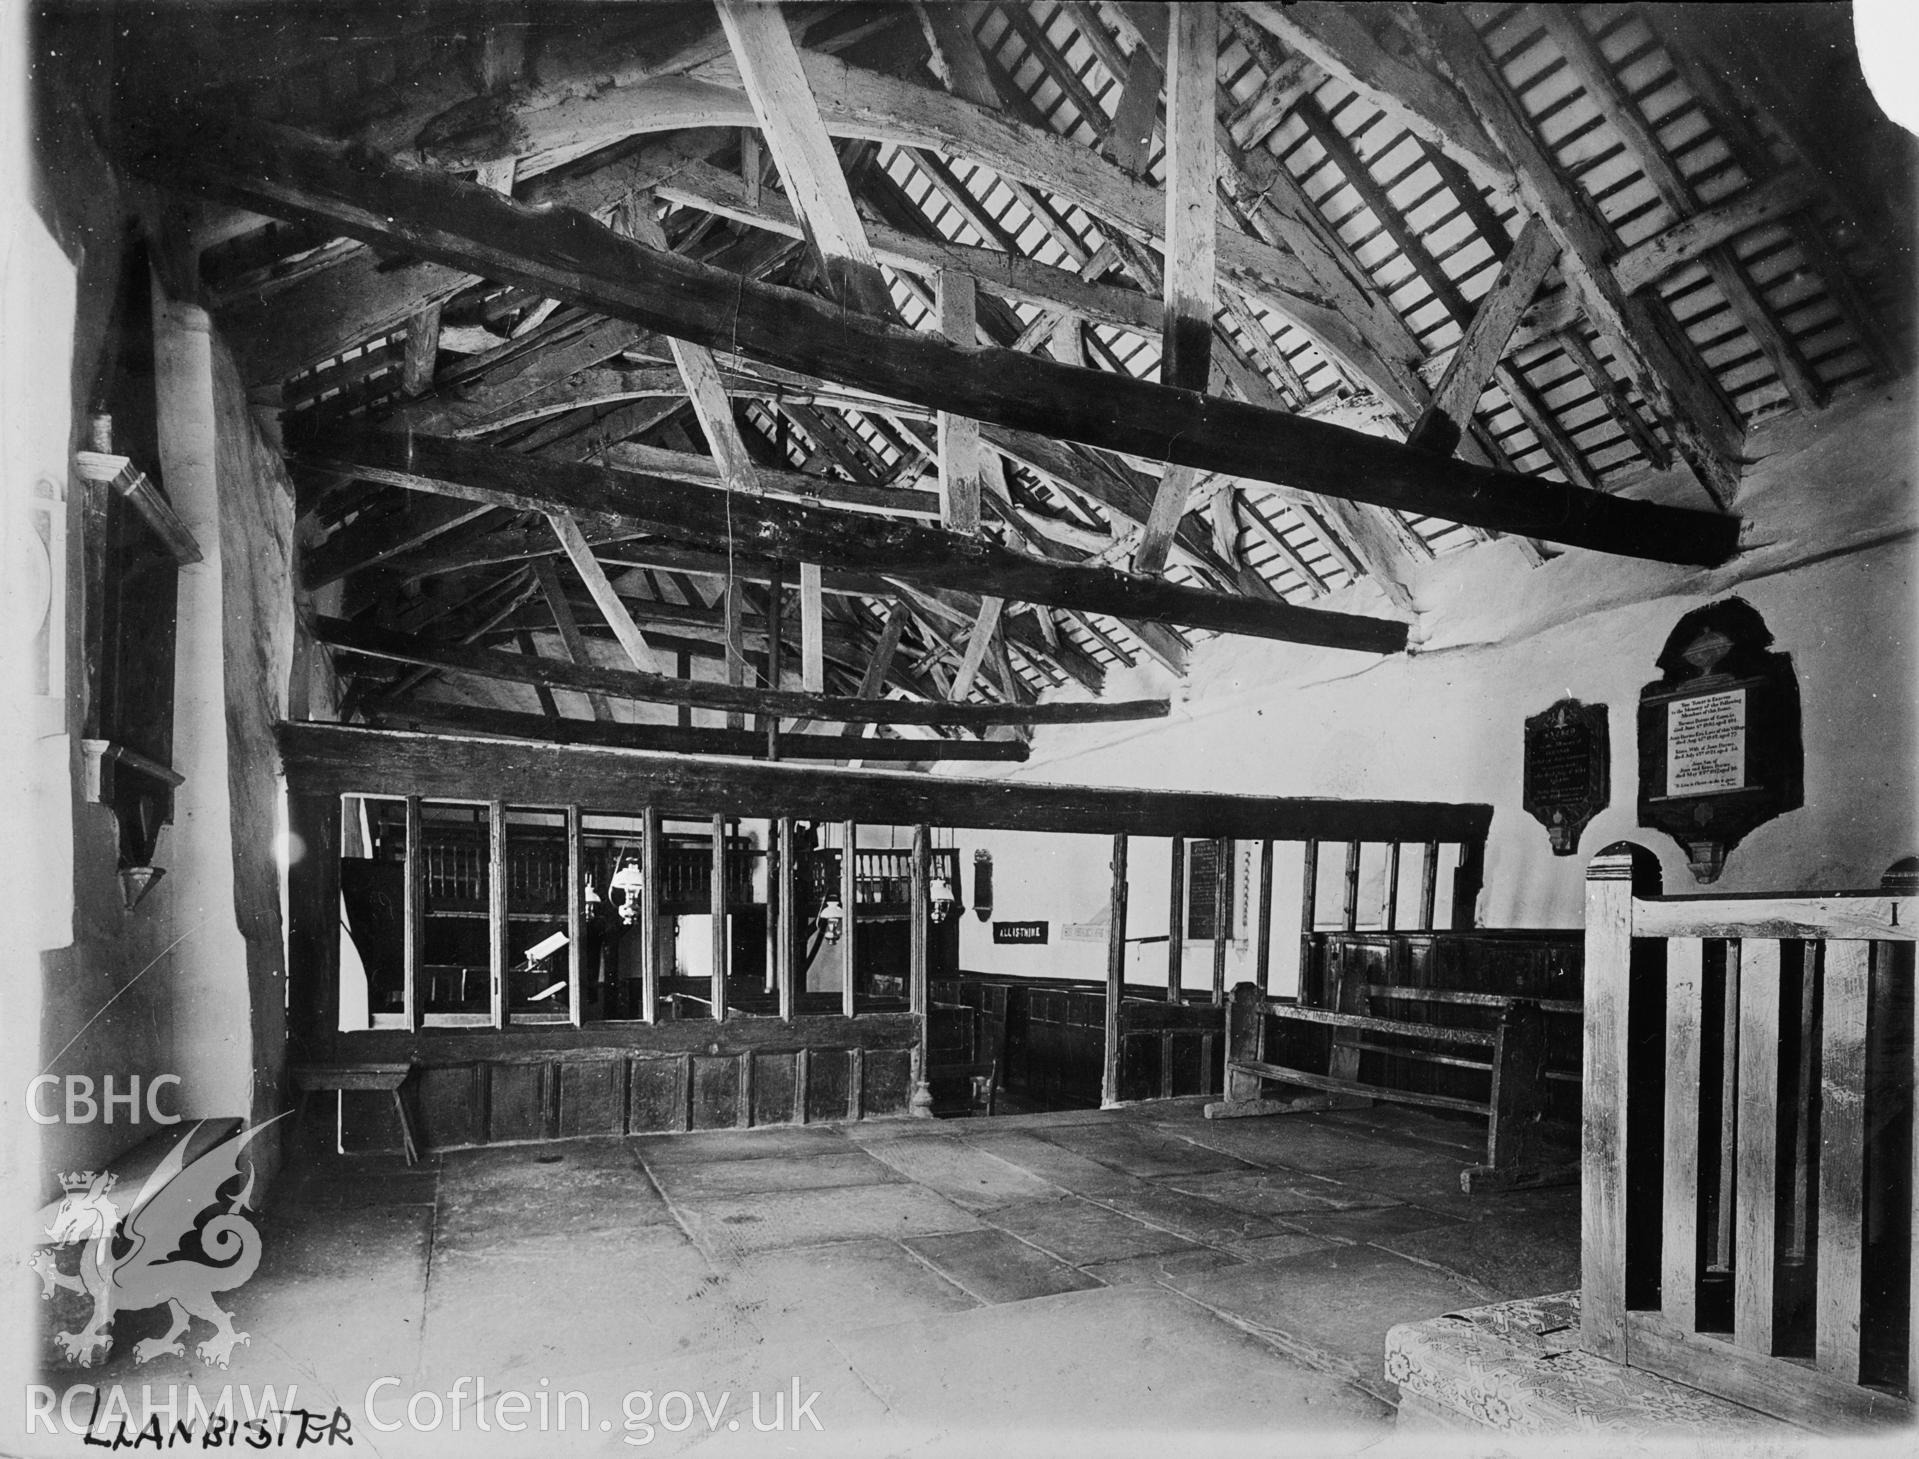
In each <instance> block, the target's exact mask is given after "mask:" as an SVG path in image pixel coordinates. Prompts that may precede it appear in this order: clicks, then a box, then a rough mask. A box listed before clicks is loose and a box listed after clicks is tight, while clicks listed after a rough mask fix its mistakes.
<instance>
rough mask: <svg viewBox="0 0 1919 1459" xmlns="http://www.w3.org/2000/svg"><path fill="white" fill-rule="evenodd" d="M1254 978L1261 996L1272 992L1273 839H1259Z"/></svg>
mask: <svg viewBox="0 0 1919 1459" xmlns="http://www.w3.org/2000/svg"><path fill="white" fill-rule="evenodd" d="M1253 980H1254V982H1255V983H1257V984H1258V986H1259V991H1260V996H1262V997H1266V998H1270V997H1271V996H1272V993H1273V843H1272V842H1271V841H1261V842H1260V843H1259V921H1258V923H1257V924H1256V926H1255V928H1254V931H1253Z"/></svg>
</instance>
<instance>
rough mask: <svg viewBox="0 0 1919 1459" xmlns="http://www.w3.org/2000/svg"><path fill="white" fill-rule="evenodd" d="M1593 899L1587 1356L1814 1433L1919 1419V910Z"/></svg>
mask: <svg viewBox="0 0 1919 1459" xmlns="http://www.w3.org/2000/svg"><path fill="white" fill-rule="evenodd" d="M1657 877H1658V873H1657V864H1656V862H1654V861H1653V860H1652V858H1651V855H1650V853H1647V852H1645V851H1643V850H1642V849H1640V848H1638V847H1634V846H1631V845H1629V844H1626V843H1620V844H1618V845H1615V846H1611V847H1608V848H1607V849H1606V850H1605V851H1604V852H1602V853H1601V854H1600V855H1599V856H1597V857H1595V858H1594V859H1593V862H1592V864H1591V866H1590V868H1589V869H1588V871H1587V881H1586V991H1585V1005H1586V1013H1585V1111H1584V1121H1583V1127H1584V1128H1583V1142H1582V1154H1581V1163H1582V1168H1583V1177H1584V1209H1583V1212H1582V1234H1581V1240H1582V1252H1581V1255H1582V1266H1583V1272H1582V1280H1583V1292H1582V1297H1581V1303H1582V1316H1581V1342H1582V1345H1583V1346H1584V1347H1586V1348H1587V1349H1589V1350H1590V1351H1592V1352H1594V1353H1597V1354H1599V1355H1600V1356H1602V1357H1606V1358H1610V1359H1612V1360H1614V1361H1616V1362H1620V1363H1625V1364H1628V1365H1630V1366H1632V1367H1636V1368H1643V1369H1647V1370H1650V1371H1653V1372H1658V1373H1661V1374H1663V1375H1664V1376H1667V1377H1670V1378H1674V1379H1677V1380H1678V1381H1680V1382H1683V1383H1686V1384H1689V1385H1691V1386H1693V1387H1696V1388H1701V1389H1704V1390H1706V1391H1709V1392H1712V1393H1716V1394H1719V1395H1720V1396H1722V1397H1726V1398H1730V1399H1732V1400H1734V1401H1735V1402H1738V1403H1743V1404H1746V1405H1747V1406H1749V1407H1752V1408H1755V1409H1758V1410H1760V1411H1762V1412H1765V1413H1770V1414H1773V1415H1776V1416H1778V1417H1781V1418H1785V1419H1788V1420H1791V1421H1792V1422H1795V1423H1799V1424H1802V1425H1805V1426H1808V1427H1811V1428H1814V1429H1822V1430H1823V1429H1834V1428H1845V1427H1853V1426H1857V1425H1861V1424H1868V1423H1874V1424H1876V1423H1878V1422H1881V1421H1905V1422H1910V1421H1911V1419H1912V1418H1913V1415H1914V1406H1913V1398H1914V1396H1915V1393H1919V1345H1915V1344H1914V1342H1913V1321H1912V1317H1913V1299H1914V1297H1915V1296H1919V1254H1916V1253H1915V1247H1914V1241H1913V1234H1914V1221H1913V1180H1912V1175H1913V1166H1914V1163H1915V1162H1914V1153H1915V1152H1914V1148H1913V1147H1914V1138H1915V1134H1914V1121H1913V1118H1912V1090H1913V1083H1914V1063H1913V1058H1914V1050H1913V1039H1912V1034H1913V1028H1912V1007H1913V998H1912V991H1913V987H1912V985H1913V946H1912V944H1913V941H1914V936H1915V932H1914V929H1915V926H1916V925H1919V897H1913V896H1910V895H1894V894H1889V893H1883V892H1882V893H1872V894H1860V895H1821V896H1803V897H1710V898H1700V897H1673V898H1662V897H1659V896H1658V895H1657V893H1658V886H1657Z"/></svg>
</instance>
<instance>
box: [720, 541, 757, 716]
mask: <svg viewBox="0 0 1919 1459" xmlns="http://www.w3.org/2000/svg"><path fill="white" fill-rule="evenodd" d="M745 594H746V588H745V585H744V584H742V583H741V582H740V581H739V579H737V578H728V579H727V583H726V591H725V592H724V593H723V594H722V595H721V597H722V600H723V601H722V606H721V613H722V615H723V617H722V625H723V626H722V630H721V637H722V638H723V640H724V642H725V645H726V682H727V683H728V684H731V685H734V686H735V687H740V688H743V687H745V686H746V685H747V684H748V683H749V682H750V681H749V679H748V677H747V670H746V629H745V620H746V604H745ZM726 727H727V728H728V729H732V730H737V729H745V728H746V715H745V713H744V712H743V711H741V710H738V709H729V710H728V711H727V712H726Z"/></svg>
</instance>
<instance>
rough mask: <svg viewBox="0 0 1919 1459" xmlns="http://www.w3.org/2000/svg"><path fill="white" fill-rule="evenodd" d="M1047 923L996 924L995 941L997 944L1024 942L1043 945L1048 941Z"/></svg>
mask: <svg viewBox="0 0 1919 1459" xmlns="http://www.w3.org/2000/svg"><path fill="white" fill-rule="evenodd" d="M1049 925H1050V924H1049V923H1045V922H995V923H994V924H993V941H994V942H995V943H996V944H997V943H1009V942H1024V943H1033V944H1042V943H1044V942H1045V941H1046V929H1047V927H1048V926H1049Z"/></svg>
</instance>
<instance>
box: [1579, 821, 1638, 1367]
mask: <svg viewBox="0 0 1919 1459" xmlns="http://www.w3.org/2000/svg"><path fill="white" fill-rule="evenodd" d="M1636 856H1644V857H1647V858H1648V859H1650V853H1647V852H1643V851H1641V850H1640V849H1639V848H1638V847H1636V846H1634V845H1632V844H1631V843H1630V842H1625V841H1619V842H1615V843H1614V844H1613V845H1611V846H1608V847H1607V848H1606V849H1605V850H1604V851H1602V852H1600V853H1599V855H1597V856H1595V857H1594V858H1593V859H1592V862H1591V864H1590V865H1589V866H1588V867H1587V868H1586V1009H1585V1029H1584V1040H1585V1053H1584V1072H1583V1082H1584V1088H1585V1098H1584V1102H1583V1118H1582V1128H1581V1132H1580V1172H1581V1177H1582V1179H1581V1189H1580V1221H1579V1227H1580V1229H1579V1255H1580V1319H1579V1345H1580V1346H1581V1347H1583V1348H1585V1349H1586V1350H1587V1351H1588V1352H1591V1353H1597V1354H1598V1355H1599V1356H1600V1357H1602V1358H1607V1359H1609V1360H1611V1361H1612V1362H1615V1363H1624V1362H1625V1361H1626V1048H1627V1039H1626V1012H1627V992H1628V982H1629V977H1628V975H1629V973H1630V971H1631V967H1632V919H1633V905H1632V904H1633V894H1634V891H1635V886H1634V882H1635V876H1634V873H1635V870H1636V867H1635V864H1634V859H1635V857H1636Z"/></svg>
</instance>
